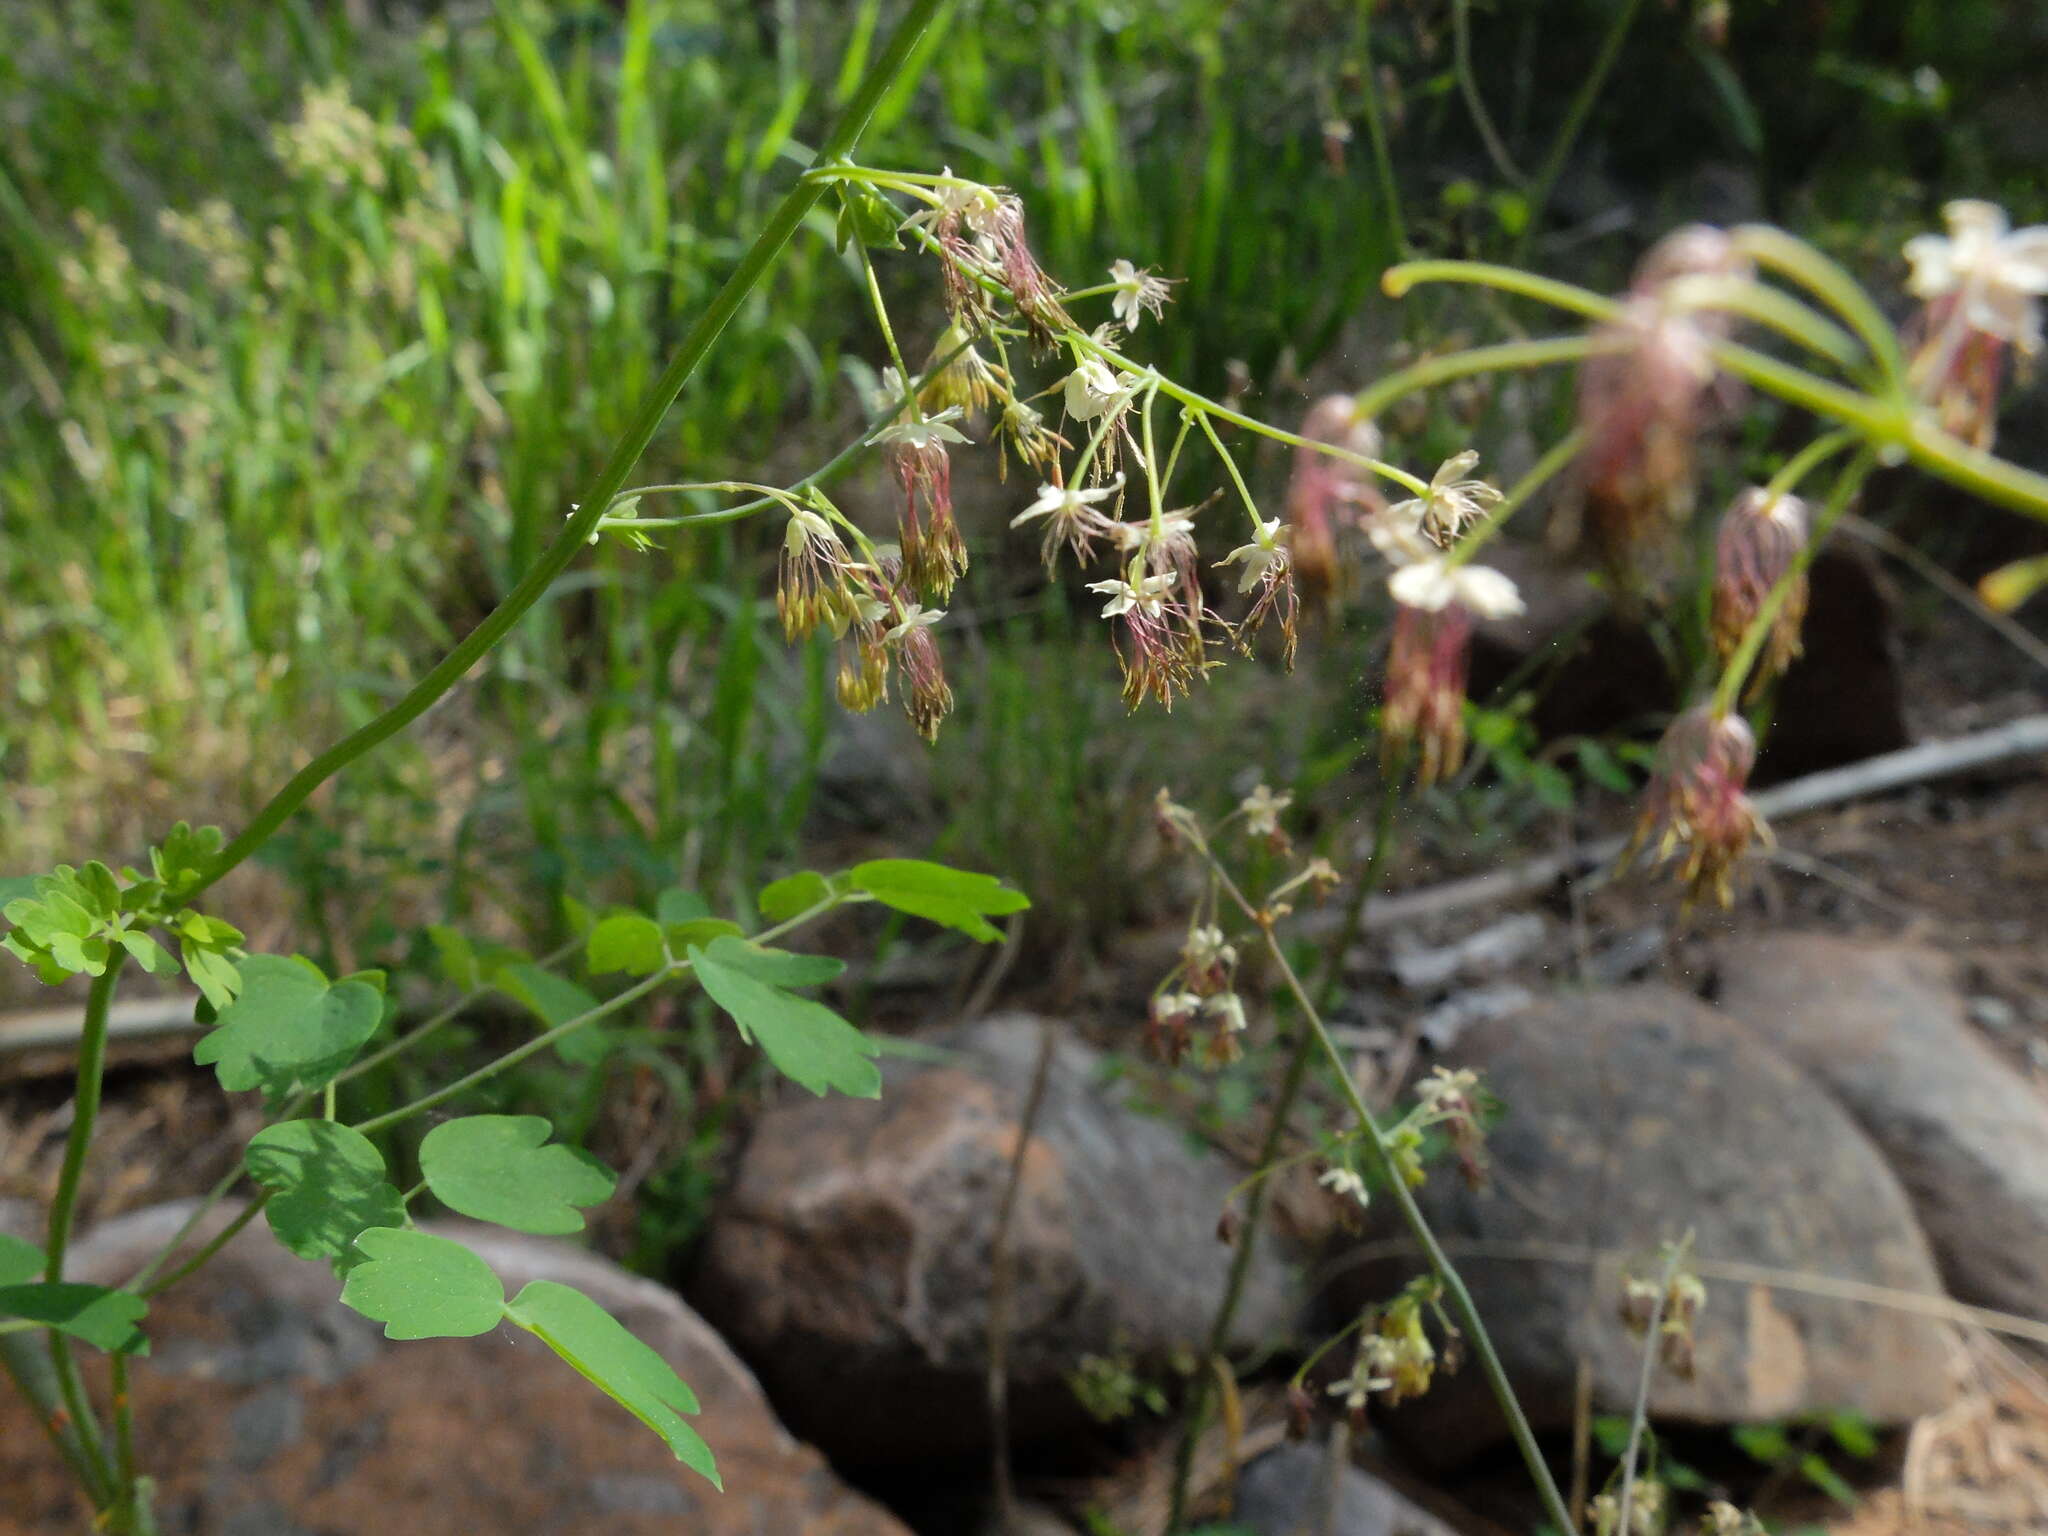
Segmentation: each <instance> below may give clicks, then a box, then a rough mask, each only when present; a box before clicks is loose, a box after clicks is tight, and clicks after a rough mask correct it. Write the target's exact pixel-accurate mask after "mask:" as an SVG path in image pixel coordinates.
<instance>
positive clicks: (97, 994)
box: [43, 949, 128, 1281]
mask: <svg viewBox="0 0 2048 1536" xmlns="http://www.w3.org/2000/svg"><path fill="white" fill-rule="evenodd" d="M127 961H128V951H126V950H125V949H116V950H115V951H114V952H113V954H112V955H111V956H110V957H109V958H108V960H107V968H106V969H105V970H104V971H102V972H101V973H100V974H99V975H97V976H95V977H94V978H93V979H92V990H91V991H89V992H87V993H86V997H85V1023H84V1026H83V1027H82V1029H81V1030H80V1032H79V1037H78V1079H77V1086H76V1087H75V1088H74V1089H73V1090H72V1105H71V1132H70V1134H69V1135H68V1136H67V1137H66V1138H65V1141H64V1163H63V1166H62V1167H61V1168H60V1169H59V1170H58V1173H57V1193H56V1196H55V1197H54V1198H53V1199H52V1200H51V1202H50V1230H49V1241H48V1243H47V1244H46V1246H45V1249H44V1251H45V1253H47V1255H48V1258H47V1260H46V1262H45V1264H44V1267H43V1278H44V1279H45V1280H50V1281H56V1280H62V1279H63V1278H64V1253H65V1250H66V1249H67V1248H68V1247H69V1246H70V1244H71V1227H72V1223H73V1220H74V1218H75V1217H76V1215H77V1211H78V1185H79V1181H80V1180H81V1179H82V1178H83V1177H84V1176H85V1154H86V1151H87V1149H88V1148H90V1147H91V1145H92V1131H93V1125H94V1122H96V1121H97V1120H98V1119H99V1113H100V1084H101V1081H102V1079H103V1078H104V1077H105V1076H106V1069H107V1010H108V1009H109V1008H111V1007H112V1006H113V1002H114V989H115V988H116V987H117V986H119V985H120V980H121V968H122V967H123V966H124V965H126V964H127Z"/></svg>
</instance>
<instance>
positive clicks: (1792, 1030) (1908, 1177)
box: [1719, 933, 2048, 1316]
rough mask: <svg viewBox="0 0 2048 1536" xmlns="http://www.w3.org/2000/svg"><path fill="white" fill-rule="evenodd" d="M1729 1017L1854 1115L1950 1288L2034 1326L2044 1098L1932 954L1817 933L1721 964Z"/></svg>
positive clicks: (2045, 1171) (1776, 938)
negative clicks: (1976, 1022)
mask: <svg viewBox="0 0 2048 1536" xmlns="http://www.w3.org/2000/svg"><path fill="white" fill-rule="evenodd" d="M1719 961H1720V985H1721V1005H1722V1007H1723V1008H1724V1009H1726V1010H1727V1011H1728V1012H1730V1013H1733V1014H1734V1015H1736V1016H1737V1017H1738V1018H1740V1019H1742V1020H1743V1021H1744V1022H1745V1023H1747V1024H1748V1025H1750V1027H1752V1028H1753V1029H1755V1030H1757V1031H1758V1032H1759V1033H1760V1034H1762V1035H1765V1036H1766V1037H1768V1038H1770V1039H1771V1040H1773V1041H1775V1042H1776V1043H1777V1046H1778V1048H1779V1049H1780V1050H1781V1051H1783V1052H1784V1053H1785V1054H1786V1055H1788V1056H1790V1057H1791V1058H1792V1059H1793V1060H1794V1061H1796V1062H1798V1063H1799V1064H1800V1065H1801V1066H1803V1067H1804V1068H1805V1069H1806V1070H1807V1071H1808V1072H1810V1073H1812V1074H1813V1075H1814V1077H1816V1078H1818V1079H1819V1080H1820V1081H1821V1082H1824V1083H1826V1084H1827V1086H1828V1087H1829V1089H1830V1090H1832V1091H1833V1093H1834V1095H1835V1097H1836V1098H1837V1099H1839V1100H1840V1101H1841V1102H1842V1104H1843V1105H1844V1106H1845V1107H1846V1108H1847V1109H1848V1111H1849V1113H1850V1114H1851V1115H1853V1116H1855V1118H1856V1120H1857V1122H1858V1124H1860V1125H1861V1126H1862V1127H1863V1129H1864V1130H1865V1131H1866V1132H1867V1133H1868V1134H1869V1135H1870V1137H1871V1139H1872V1140H1874V1141H1875V1142H1876V1143H1877V1144H1878V1145H1879V1146H1880V1147H1881V1148H1883V1149H1884V1152H1885V1154H1886V1156H1888V1157H1889V1158H1890V1159H1891V1162H1892V1167H1893V1168H1894V1169H1895V1170H1896V1171H1897V1173H1898V1175H1899V1177H1900V1178H1901V1179H1902V1180H1903V1181H1904V1183H1905V1185H1906V1188H1907V1190H1908V1191H1909V1192H1910V1193H1911V1194H1912V1196H1913V1201H1914V1204H1915V1206H1916V1207H1917V1208H1918V1209H1919V1212H1920V1223H1921V1225H1922V1226H1923V1227H1924V1228H1926V1230H1927V1235H1928V1236H1929V1237H1930V1238H1931V1239H1932V1240H1933V1243H1934V1249H1935V1253H1936V1254H1937V1256H1938V1257H1939V1258H1940V1260H1941V1266H1942V1270H1943V1272H1944V1273H1945V1274H1946V1275H1947V1277H1948V1281H1949V1285H1950V1287H1951V1289H1953V1290H1954V1291H1955V1293H1956V1294H1957V1295H1958V1296H1961V1297H1962V1298H1963V1299H1964V1300H1966V1301H1974V1302H1980V1303H1982V1304H1984V1305H1986V1306H1992V1307H2004V1308H2007V1309H2008V1310H2012V1311H2018V1312H2025V1313H2027V1314H2028V1315H2030V1316H2031V1315H2033V1314H2035V1313H2038V1312H2039V1311H2040V1309H2041V1286H2042V1279H2043V1277H2044V1276H2048V1099H2044V1098H2043V1097H2042V1096H2041V1094H2040V1093H2039V1092H2037V1091H2036V1090H2035V1089H2034V1087H2033V1085H2032V1084H2030V1083H2028V1082H2027V1081H2026V1080H2025V1079H2024V1078H2022V1077H2021V1076H2020V1075H2019V1074H2018V1073H2017V1072H2015V1071H2014V1070H2013V1069H2012V1068H2011V1067H2009V1066H2008V1065H2007V1064H2006V1063H2005V1062H2004V1061H2003V1060H2002V1059H2000V1057H1999V1056H1998V1054H1997V1053H1996V1052H1995V1051H1993V1050H1992V1049H1991V1047H1990V1046H1988V1045H1987V1044H1985V1042H1984V1041H1983V1039H1982V1038H1981V1037H1980V1036H1978V1034H1977V1033H1976V1032H1975V1031H1974V1030H1972V1029H1971V1028H1970V1025H1969V1023H1968V1021H1967V1019H1966V1018H1965V1016H1964V1003H1963V999H1962V996H1961V994H1960V993H1959V992H1958V990H1957V989H1956V986H1955V984H1954V978H1953V972H1952V967H1951V966H1950V964H1949V962H1948V961H1947V960H1946V959H1944V958H1943V957H1942V956H1940V955H1938V954H1936V953H1934V952H1933V951H1931V950H1926V949H1920V948H1916V947H1912V946H1909V945H1900V944H1883V945H1877V944H1868V943H1859V942H1857V941H1854V940H1850V939H1841V938H1834V937H1831V936H1828V935H1823V934H1810V933H1786V934H1771V935H1765V936H1762V937H1758V938H1753V939H1744V940H1740V941H1737V942H1734V943H1731V944H1729V945H1726V946H1724V947H1723V948H1722V950H1721V951H1720V956H1719Z"/></svg>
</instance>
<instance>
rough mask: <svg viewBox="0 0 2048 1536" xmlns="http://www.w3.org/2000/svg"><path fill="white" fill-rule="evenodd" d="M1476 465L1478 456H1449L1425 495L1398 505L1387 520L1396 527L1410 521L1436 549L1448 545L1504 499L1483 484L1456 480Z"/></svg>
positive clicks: (1496, 491) (1475, 481)
mask: <svg viewBox="0 0 2048 1536" xmlns="http://www.w3.org/2000/svg"><path fill="white" fill-rule="evenodd" d="M1478 462H1479V455H1478V454H1477V453H1476V452H1474V451H1473V450H1472V449H1470V448H1467V449H1466V450H1465V451H1464V452H1463V453H1455V454H1452V455H1451V457H1449V458H1448V459H1445V460H1444V461H1443V463H1442V464H1441V465H1439V466H1438V468H1437V472H1436V473H1435V474H1434V475H1432V476H1431V477H1430V480H1429V489H1428V490H1427V491H1425V492H1424V493H1423V494H1422V495H1420V496H1417V497H1414V498H1413V499H1411V500H1408V501H1404V502H1400V503H1398V504H1397V505H1395V506H1394V507H1393V508H1391V509H1390V510H1389V511H1388V514H1387V515H1388V517H1389V518H1390V519H1392V520H1393V521H1394V522H1395V524H1396V526H1399V525H1400V524H1401V523H1402V521H1403V520H1412V524H1413V526H1415V527H1418V528H1420V529H1421V530H1422V533H1423V536H1424V537H1425V538H1427V539H1428V540H1429V541H1430V542H1431V543H1433V544H1435V545H1437V546H1438V547H1439V548H1443V547H1445V546H1447V545H1449V544H1450V543H1451V541H1452V540H1454V539H1456V538H1457V536H1458V535H1459V534H1461V533H1463V532H1464V531H1465V529H1466V528H1468V527H1470V526H1471V525H1472V524H1474V523H1480V522H1484V521H1485V520H1486V511H1487V508H1489V507H1492V506H1495V505H1497V504H1498V503H1499V502H1501V501H1503V500H1504V499H1505V498H1504V497H1503V496H1502V495H1501V493H1500V492H1499V491H1498V490H1496V489H1495V488H1494V487H1493V486H1490V485H1488V484H1487V483H1486V482H1485V481H1484V480H1460V479H1459V478H1458V477H1459V476H1460V475H1462V474H1464V473H1465V472H1466V471H1467V470H1468V469H1470V468H1472V466H1473V465H1475V464H1477V463H1478Z"/></svg>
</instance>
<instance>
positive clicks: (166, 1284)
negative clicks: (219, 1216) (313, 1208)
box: [131, 1189, 274, 1296]
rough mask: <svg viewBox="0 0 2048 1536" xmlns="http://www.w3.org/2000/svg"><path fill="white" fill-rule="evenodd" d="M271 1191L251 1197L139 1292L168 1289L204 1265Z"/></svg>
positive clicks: (150, 1293) (266, 1201)
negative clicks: (192, 1250)
mask: <svg viewBox="0 0 2048 1536" xmlns="http://www.w3.org/2000/svg"><path fill="white" fill-rule="evenodd" d="M273 1193H274V1191H272V1190H268V1189H266V1190H264V1191H263V1193H262V1194H260V1195H257V1196H255V1197H254V1198H253V1199H251V1200H250V1202H249V1203H248V1204H247V1205H245V1206H243V1207H242V1208H241V1209H240V1210H239V1211H237V1212H235V1219H234V1220H233V1221H230V1222H229V1223H228V1224H227V1225H226V1226H224V1227H222V1228H221V1229H220V1230H219V1231H218V1232H216V1233H214V1234H213V1236H211V1237H209V1238H208V1239H207V1240H206V1241H205V1242H204V1243H202V1244H201V1245H200V1246H199V1250H198V1251H197V1252H196V1253H194V1254H193V1255H192V1257H191V1258H189V1259H187V1260H186V1261H185V1262H184V1263H182V1264H180V1265H179V1266H178V1267H177V1268H176V1269H174V1270H172V1271H171V1272H170V1273H169V1274H168V1275H165V1276H164V1277H163V1278H162V1279H160V1280H154V1281H151V1282H150V1283H149V1284H147V1285H145V1286H144V1287H143V1288H142V1291H141V1293H140V1294H142V1295H144V1296H155V1295H159V1294H161V1293H162V1292H164V1291H168V1290H169V1289H170V1288H171V1287H172V1286H174V1285H176V1284H177V1283H178V1282H179V1281H180V1280H182V1279H184V1278H185V1277H186V1276H187V1275H189V1274H192V1273H193V1272H195V1271H196V1270H198V1269H200V1268H201V1267H202V1266H204V1265H205V1264H206V1263H207V1262H208V1261H210V1260H211V1259H212V1258H213V1256H214V1255H215V1254H217V1253H219V1252H220V1251H221V1249H223V1248H225V1247H227V1245H228V1244H229V1243H231V1242H233V1241H234V1240H235V1235H236V1234H237V1233H239V1232H240V1231H241V1230H242V1228H244V1227H246V1226H248V1225H249V1223H250V1222H252V1221H254V1220H255V1219H256V1216H257V1213H258V1212H260V1211H261V1210H262V1209H263V1207H264V1206H266V1205H268V1204H270V1197H271V1195H272V1194H273ZM131 1289H133V1287H131Z"/></svg>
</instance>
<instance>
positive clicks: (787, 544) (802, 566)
mask: <svg viewBox="0 0 2048 1536" xmlns="http://www.w3.org/2000/svg"><path fill="white" fill-rule="evenodd" d="M853 570H854V562H853V557H852V556H851V555H849V554H848V553H847V550H846V545H845V543H844V542H843V541H842V540H841V539H840V537H839V535H838V533H837V532H836V531H835V530H834V529H833V527H832V525H831V523H829V522H827V521H826V520H825V518H824V517H823V516H822V515H821V514H819V513H818V512H816V511H814V510H812V509H811V508H809V507H804V506H792V507H791V508H790V509H789V526H788V527H787V528H786V529H785V530H784V531H783V536H782V550H781V553H780V554H779V555H778V556H777V558H776V581H775V611H776V613H777V614H778V615H779V616H780V617H781V619H782V635H783V638H784V639H786V640H789V641H792V642H793V641H795V640H796V639H797V638H798V637H799V636H801V635H807V634H809V633H810V632H811V631H812V630H814V629H816V628H818V627H819V626H820V625H825V626H827V627H829V628H830V629H831V630H832V631H833V632H834V633H835V634H837V633H839V632H841V631H843V630H844V629H845V627H846V625H847V623H848V621H849V620H850V619H851V618H852V616H853V606H852V604H853V592H852V589H851V587H850V585H849V583H850V579H851V577H852V574H853Z"/></svg>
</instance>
